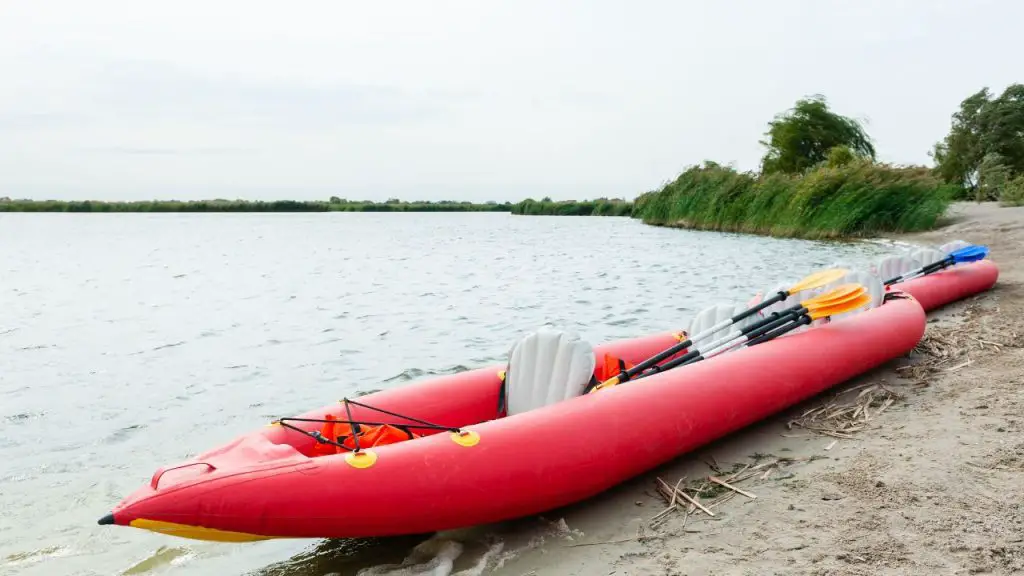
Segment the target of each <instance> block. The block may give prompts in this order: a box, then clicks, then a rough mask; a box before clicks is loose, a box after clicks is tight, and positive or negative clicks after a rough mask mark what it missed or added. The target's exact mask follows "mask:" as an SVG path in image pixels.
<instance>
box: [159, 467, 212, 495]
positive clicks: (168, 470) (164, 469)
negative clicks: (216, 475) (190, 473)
mask: <svg viewBox="0 0 1024 576" xmlns="http://www.w3.org/2000/svg"><path fill="white" fill-rule="evenodd" d="M189 466H209V467H210V472H213V471H214V470H216V469H217V467H216V466H214V465H213V464H210V463H209V462H191V463H189V464H181V465H179V466H172V467H170V468H159V469H157V471H156V472H154V473H153V478H152V479H150V481H149V487H150V488H152V489H153V490H156V488H157V486H158V485H159V484H160V477H161V476H163V475H164V472H170V471H171V470H178V469H179V468H188V467H189Z"/></svg>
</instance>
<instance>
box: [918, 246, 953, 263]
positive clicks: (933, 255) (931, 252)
mask: <svg viewBox="0 0 1024 576" xmlns="http://www.w3.org/2000/svg"><path fill="white" fill-rule="evenodd" d="M946 256H949V254H946V253H945V252H943V251H942V250H936V249H935V248H920V249H918V250H914V251H913V252H911V253H910V257H911V258H913V259H914V260H917V261H918V262H920V264H919V266H927V265H929V264H934V263H935V262H938V261H939V260H942V259H943V258H945V257H946Z"/></svg>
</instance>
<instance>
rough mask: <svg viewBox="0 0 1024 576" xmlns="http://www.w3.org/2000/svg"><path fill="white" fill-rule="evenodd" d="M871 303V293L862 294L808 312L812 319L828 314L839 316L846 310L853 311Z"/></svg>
mask: <svg viewBox="0 0 1024 576" xmlns="http://www.w3.org/2000/svg"><path fill="white" fill-rule="evenodd" d="M870 303H871V295H869V294H861V295H860V296H858V297H856V298H854V299H853V300H849V301H846V302H840V303H838V304H833V305H831V306H822V307H820V308H814V309H813V310H809V311H808V312H807V314H808V315H809V316H810V317H811V320H817V319H818V318H824V317H826V316H838V315H840V314H844V313H846V312H853V311H854V310H856V309H857V308H860V307H861V306H866V305H867V304H870Z"/></svg>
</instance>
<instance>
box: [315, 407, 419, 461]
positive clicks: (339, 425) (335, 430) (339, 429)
mask: <svg viewBox="0 0 1024 576" xmlns="http://www.w3.org/2000/svg"><path fill="white" fill-rule="evenodd" d="M324 420H327V422H324V425H323V427H321V428H320V434H321V435H323V437H324V438H326V439H328V440H331V441H333V442H337V443H338V444H341V445H342V446H345V448H348V449H350V450H355V448H356V443H355V440H354V439H353V434H352V425H350V424H348V423H346V422H336V421H335V420H337V419H336V418H335V417H334V416H331V415H330V414H328V415H327V416H325V417H324ZM356 428H357V429H358V432H357V434H358V436H359V448H360V449H366V448H373V447H374V446H383V445H385V444H394V443H396V442H403V441H405V440H412V439H413V438H419V437H420V436H421V435H420V434H416V433H414V432H412V431H410V430H409V429H407V428H406V427H404V426H393V425H391V424H380V425H375V426H370V425H366V424H356ZM340 452H346V450H345V449H344V448H341V447H340V446H335V445H333V444H326V443H321V442H317V443H316V444H315V445H314V446H313V455H314V456H324V455H327V454H337V453H340Z"/></svg>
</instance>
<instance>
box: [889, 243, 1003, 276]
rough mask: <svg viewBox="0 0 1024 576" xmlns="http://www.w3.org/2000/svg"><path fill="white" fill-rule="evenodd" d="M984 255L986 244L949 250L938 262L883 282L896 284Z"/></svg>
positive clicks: (972, 260) (986, 253) (974, 259)
mask: <svg viewBox="0 0 1024 576" xmlns="http://www.w3.org/2000/svg"><path fill="white" fill-rule="evenodd" d="M985 256H988V247H987V246H967V247H964V248H961V249H959V250H955V251H953V252H950V253H949V255H948V256H946V257H945V258H943V259H942V260H939V261H938V262H932V263H931V264H926V265H924V266H921V267H920V268H918V269H916V270H911V271H910V272H907V273H906V274H903V275H902V276H897V277H895V278H890V279H888V280H886V281H885V282H884V284H885V285H886V286H889V285H890V284H896V283H897V282H905V281H907V280H910V279H912V278H917V277H918V276H924V275H926V274H931V273H932V272H935V271H937V270H941V269H942V268H945V267H947V266H952V265H953V264H962V263H965V262H975V261H978V260H983V259H984V258H985Z"/></svg>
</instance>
